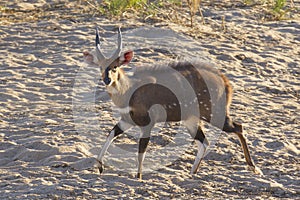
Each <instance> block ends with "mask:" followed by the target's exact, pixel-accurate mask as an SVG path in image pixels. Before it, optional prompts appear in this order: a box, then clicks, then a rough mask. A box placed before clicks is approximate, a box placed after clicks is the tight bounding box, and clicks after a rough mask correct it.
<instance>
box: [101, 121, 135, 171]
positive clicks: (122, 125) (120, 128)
mask: <svg viewBox="0 0 300 200" xmlns="http://www.w3.org/2000/svg"><path fill="white" fill-rule="evenodd" d="M131 127H132V125H130V124H128V123H126V122H124V121H120V122H119V123H118V124H116V125H115V126H114V128H113V129H112V130H111V131H110V133H109V135H108V137H107V139H106V141H105V144H104V146H103V148H102V149H101V152H100V154H99V155H98V157H97V160H98V162H99V163H98V164H99V165H98V168H99V172H100V174H102V172H103V157H104V154H105V153H106V151H107V149H108V147H109V146H110V144H111V143H112V141H113V140H114V139H115V138H116V136H118V135H120V134H122V133H124V131H126V130H128V129H129V128H131Z"/></svg>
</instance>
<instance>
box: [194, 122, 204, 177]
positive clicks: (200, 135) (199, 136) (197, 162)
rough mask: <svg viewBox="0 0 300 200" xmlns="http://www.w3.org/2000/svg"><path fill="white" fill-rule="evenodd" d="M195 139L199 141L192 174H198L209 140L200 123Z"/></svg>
mask: <svg viewBox="0 0 300 200" xmlns="http://www.w3.org/2000/svg"><path fill="white" fill-rule="evenodd" d="M194 139H195V142H196V143H197V147H198V148H197V149H198V152H197V156H196V158H195V162H194V164H193V167H192V169H191V174H196V172H197V170H198V168H199V166H200V163H201V161H202V159H203V157H204V155H205V152H206V149H207V146H208V141H207V139H206V138H205V135H204V133H203V131H202V128H201V126H200V125H198V128H197V132H196V136H195V138H194Z"/></svg>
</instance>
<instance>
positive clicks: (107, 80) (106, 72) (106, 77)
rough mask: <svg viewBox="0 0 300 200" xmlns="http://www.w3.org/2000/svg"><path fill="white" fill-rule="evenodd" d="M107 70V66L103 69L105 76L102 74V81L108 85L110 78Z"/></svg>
mask: <svg viewBox="0 0 300 200" xmlns="http://www.w3.org/2000/svg"><path fill="white" fill-rule="evenodd" d="M108 72H109V67H107V68H106V69H105V72H104V73H105V76H104V80H103V81H104V83H105V84H106V85H108V84H109V83H110V81H111V80H110V78H109V77H108Z"/></svg>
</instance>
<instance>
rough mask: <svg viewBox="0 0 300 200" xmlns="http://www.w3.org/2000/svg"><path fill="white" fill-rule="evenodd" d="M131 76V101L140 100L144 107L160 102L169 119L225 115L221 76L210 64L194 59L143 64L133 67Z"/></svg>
mask: <svg viewBox="0 0 300 200" xmlns="http://www.w3.org/2000/svg"><path fill="white" fill-rule="evenodd" d="M134 79H135V80H136V86H135V89H134V90H135V91H134V93H133V95H132V97H131V98H132V100H131V102H140V104H141V105H144V106H146V107H145V108H144V109H146V110H147V109H149V108H150V107H151V106H152V105H154V104H159V105H162V106H164V107H165V109H166V111H167V116H168V118H169V119H170V121H179V120H177V118H179V117H180V118H181V120H182V119H183V118H188V117H189V116H191V115H199V114H200V116H199V117H201V118H202V119H204V120H206V121H211V120H212V118H211V117H212V116H213V115H214V114H215V115H216V114H221V115H225V114H226V113H225V112H226V111H225V110H226V106H227V95H226V91H227V89H226V87H227V86H226V83H225V77H224V76H223V75H222V74H220V72H219V71H218V70H217V69H215V68H214V67H213V66H212V65H210V64H207V63H203V62H197V61H194V62H172V63H168V64H165V65H164V64H162V65H157V66H145V67H141V68H138V69H137V70H136V72H135V74H134ZM182 112H184V113H182ZM193 113H194V114H193ZM198 113H199V114H198ZM216 120H218V119H216Z"/></svg>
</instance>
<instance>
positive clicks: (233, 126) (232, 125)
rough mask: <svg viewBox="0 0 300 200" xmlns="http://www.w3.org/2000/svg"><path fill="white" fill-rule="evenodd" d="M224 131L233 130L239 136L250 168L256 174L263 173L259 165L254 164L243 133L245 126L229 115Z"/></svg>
mask: <svg viewBox="0 0 300 200" xmlns="http://www.w3.org/2000/svg"><path fill="white" fill-rule="evenodd" d="M223 131H225V132H233V133H234V134H235V135H237V136H238V138H239V141H240V144H241V146H242V149H243V152H244V156H245V159H246V163H247V164H248V167H249V169H250V170H251V171H253V172H254V173H256V174H260V175H263V173H262V171H261V170H260V169H259V168H258V167H256V166H255V165H254V162H253V161H252V158H251V155H250V151H249V148H248V145H247V141H246V138H245V137H244V134H243V126H242V125H241V124H238V123H236V122H233V121H231V119H230V118H229V117H227V118H226V121H225V124H224V128H223Z"/></svg>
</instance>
